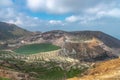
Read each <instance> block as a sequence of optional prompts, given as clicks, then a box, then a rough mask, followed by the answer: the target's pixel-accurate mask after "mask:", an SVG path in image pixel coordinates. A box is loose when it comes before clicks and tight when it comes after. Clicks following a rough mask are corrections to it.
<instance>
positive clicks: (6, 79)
mask: <svg viewBox="0 0 120 80" xmlns="http://www.w3.org/2000/svg"><path fill="white" fill-rule="evenodd" d="M0 80H11V79H8V78H2V77H0Z"/></svg>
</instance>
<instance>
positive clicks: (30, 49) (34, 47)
mask: <svg viewBox="0 0 120 80" xmlns="http://www.w3.org/2000/svg"><path fill="white" fill-rule="evenodd" d="M57 49H60V47H58V46H55V45H52V44H49V43H41V44H30V45H24V46H21V47H19V48H16V49H15V50H14V51H15V52H16V53H20V54H35V53H40V52H48V51H53V50H57Z"/></svg>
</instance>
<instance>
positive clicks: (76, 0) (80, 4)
mask: <svg viewBox="0 0 120 80" xmlns="http://www.w3.org/2000/svg"><path fill="white" fill-rule="evenodd" d="M111 1H113V0H111ZM99 2H109V1H108V0H107V1H105V0H100V1H98V0H27V6H28V8H30V9H31V10H33V11H45V12H47V13H57V14H61V13H68V12H72V13H77V12H81V11H82V10H84V9H86V8H89V7H90V6H95V5H97V4H98V3H99Z"/></svg>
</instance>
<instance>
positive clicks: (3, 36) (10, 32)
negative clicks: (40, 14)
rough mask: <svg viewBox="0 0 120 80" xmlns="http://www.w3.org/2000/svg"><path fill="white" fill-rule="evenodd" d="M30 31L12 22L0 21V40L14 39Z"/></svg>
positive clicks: (28, 33)
mask: <svg viewBox="0 0 120 80" xmlns="http://www.w3.org/2000/svg"><path fill="white" fill-rule="evenodd" d="M30 34H31V32H29V31H27V30H24V29H22V28H20V27H18V26H16V25H14V24H9V23H5V22H0V40H7V39H16V38H18V37H21V36H27V35H30Z"/></svg>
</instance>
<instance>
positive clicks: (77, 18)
mask: <svg viewBox="0 0 120 80" xmlns="http://www.w3.org/2000/svg"><path fill="white" fill-rule="evenodd" d="M0 21H2V22H7V23H12V24H16V25H18V26H19V27H22V28H24V29H27V30H30V31H42V32H45V31H50V30H64V31H82V30H92V31H102V32H105V33H107V34H110V35H112V36H114V37H116V38H119V39H120V0H0Z"/></svg>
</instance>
